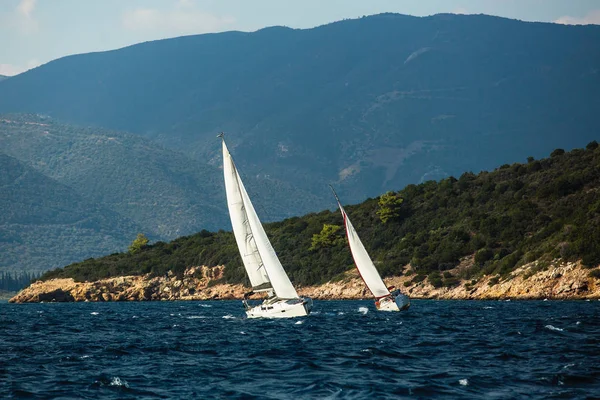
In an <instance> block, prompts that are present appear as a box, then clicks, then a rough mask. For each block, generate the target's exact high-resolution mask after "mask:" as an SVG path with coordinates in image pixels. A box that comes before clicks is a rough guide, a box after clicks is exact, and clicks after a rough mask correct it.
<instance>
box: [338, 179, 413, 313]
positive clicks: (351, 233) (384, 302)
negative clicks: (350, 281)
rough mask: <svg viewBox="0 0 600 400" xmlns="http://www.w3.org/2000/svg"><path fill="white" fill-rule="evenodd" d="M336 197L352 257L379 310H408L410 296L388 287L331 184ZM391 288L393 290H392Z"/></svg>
mask: <svg viewBox="0 0 600 400" xmlns="http://www.w3.org/2000/svg"><path fill="white" fill-rule="evenodd" d="M329 187H330V188H331V191H332V192H333V195H334V196H335V199H336V200H337V203H338V206H339V207H340V211H341V212H342V217H343V218H344V226H345V227H346V237H347V238H348V246H349V247H350V252H351V253H352V258H353V259H354V264H355V265H356V268H357V269H358V273H359V274H360V277H361V278H362V279H363V281H365V284H366V285H367V287H368V288H369V290H370V291H371V293H373V296H374V297H375V307H376V308H377V309H378V310H379V311H404V310H408V308H409V307H410V299H409V298H408V296H406V295H404V294H402V293H400V290H399V289H396V290H394V287H393V286H391V287H389V288H388V287H386V286H385V283H384V282H383V279H381V276H380V275H379V272H377V268H375V265H374V264H373V261H372V260H371V257H369V253H367V249H365V246H364V245H363V244H362V242H361V241H360V238H359V237H358V233H356V230H355V229H354V226H352V223H351V222H350V218H348V214H346V211H345V210H344V207H342V203H341V202H340V199H339V198H338V196H337V194H336V193H335V190H333V186H331V185H329ZM390 290H392V291H391V292H390Z"/></svg>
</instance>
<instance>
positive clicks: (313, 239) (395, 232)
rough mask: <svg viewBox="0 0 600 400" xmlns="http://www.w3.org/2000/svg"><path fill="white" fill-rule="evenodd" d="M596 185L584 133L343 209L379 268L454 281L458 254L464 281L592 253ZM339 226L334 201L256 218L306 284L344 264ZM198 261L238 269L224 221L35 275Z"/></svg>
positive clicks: (598, 161) (240, 276)
mask: <svg viewBox="0 0 600 400" xmlns="http://www.w3.org/2000/svg"><path fill="white" fill-rule="evenodd" d="M599 188H600V147H599V146H598V143H597V142H596V141H593V142H590V143H589V144H588V145H587V147H586V149H575V150H573V151H571V152H568V153H566V152H565V151H564V150H562V149H556V150H555V151H553V152H552V153H551V156H550V157H549V158H546V159H542V160H537V161H536V160H533V159H530V160H529V161H528V162H527V163H515V164H512V165H502V166H501V167H500V168H497V169H496V170H494V171H491V172H481V173H480V174H478V175H475V174H473V173H470V172H466V173H464V174H462V175H461V176H460V177H459V178H458V179H456V178H454V177H449V178H446V179H443V180H441V181H439V182H435V181H428V182H425V183H422V184H420V185H409V186H407V187H405V188H404V189H402V190H400V191H398V192H389V193H386V194H384V195H382V196H381V197H380V198H379V199H369V200H366V201H365V202H363V203H361V204H358V205H355V206H348V207H346V211H347V213H348V215H349V217H350V218H351V219H352V223H353V225H354V226H355V228H356V230H357V231H358V233H359V235H360V237H361V239H362V241H363V242H364V244H365V247H366V248H367V249H368V251H369V253H370V255H371V257H372V258H373V260H374V262H375V265H377V267H378V269H379V271H380V273H381V274H382V275H383V276H399V275H402V274H403V273H404V272H407V271H408V270H407V269H406V266H407V265H408V264H409V263H410V265H411V268H410V271H412V272H413V273H414V276H413V277H412V278H411V282H412V283H416V282H421V281H423V280H425V279H428V281H429V282H430V283H432V285H434V286H435V287H439V286H442V285H444V286H453V285H456V284H457V282H458V279H457V278H459V277H458V276H457V275H456V270H455V275H452V273H450V272H449V270H454V269H455V267H457V266H458V265H459V264H463V268H461V269H460V271H459V273H460V278H461V279H469V280H470V281H469V282H471V283H470V285H473V284H474V283H475V282H477V281H478V280H479V279H481V278H482V277H483V276H488V278H489V277H490V276H494V277H497V278H496V279H495V282H498V281H499V280H501V279H502V280H505V279H510V275H511V272H512V271H514V270H515V268H517V267H519V266H521V265H523V264H526V263H532V262H536V266H535V268H533V269H532V270H531V273H532V274H533V273H535V272H539V271H542V270H547V269H548V268H549V266H550V265H551V264H552V263H555V264H556V261H557V260H559V259H560V260H562V261H580V260H581V261H582V263H583V264H584V265H586V266H587V267H592V268H593V267H596V266H597V265H599V264H600V213H599V211H600V189H599ZM381 198H386V199H387V200H390V199H392V200H395V201H384V202H382V201H380V200H381ZM383 215H386V216H387V217H389V218H382V217H383ZM342 226H343V221H342V217H341V215H340V213H339V211H337V210H336V211H334V212H331V211H323V212H320V213H312V214H308V215H305V216H303V217H294V218H290V219H287V220H284V221H281V222H274V223H270V224H266V226H265V230H266V232H267V234H268V235H269V237H270V238H271V241H272V243H273V247H274V248H275V250H276V251H277V254H278V256H279V258H280V259H281V262H282V264H283V265H284V266H285V269H286V271H287V272H288V274H289V275H290V278H291V280H292V282H294V284H296V285H312V284H317V283H324V282H327V281H329V280H331V279H336V277H337V278H339V277H340V276H341V274H343V273H344V272H346V271H347V270H349V269H352V268H354V267H353V262H352V258H351V254H350V251H349V250H348V248H347V243H346V240H345V238H344V237H343V236H344V233H343V232H344V229H343V227H342ZM472 256H474V257H472ZM466 258H468V259H469V260H468V261H467V262H465V259H466ZM200 265H205V266H209V267H214V266H217V265H225V271H224V275H223V282H225V281H226V282H228V283H239V282H244V281H245V279H246V274H245V272H244V270H243V267H242V265H241V259H240V257H239V253H238V249H237V246H236V244H235V238H234V236H233V233H231V232H224V231H219V232H216V233H211V232H208V231H202V232H200V233H197V234H195V235H192V236H188V237H181V238H178V239H177V240H174V241H172V242H170V243H164V242H160V243H156V244H154V245H151V246H147V247H145V248H144V249H142V250H141V251H140V252H139V253H136V254H129V253H123V254H113V255H110V256H106V257H102V258H98V259H91V260H86V261H83V262H79V263H75V264H72V265H69V266H66V267H65V268H62V269H58V270H55V271H51V272H48V273H46V274H45V275H44V276H43V277H42V279H51V278H74V279H75V280H78V281H84V280H96V279H102V278H106V277H111V276H121V275H141V274H145V273H153V275H154V276H165V274H167V273H168V271H172V272H174V273H175V274H177V275H180V276H181V275H183V273H184V271H185V270H186V268H188V267H192V266H200ZM595 273H596V274H597V273H598V270H596V272H595ZM526 278H527V276H526V277H525V279H526Z"/></svg>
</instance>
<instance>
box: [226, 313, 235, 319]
mask: <svg viewBox="0 0 600 400" xmlns="http://www.w3.org/2000/svg"><path fill="white" fill-rule="evenodd" d="M223 319H235V317H234V316H233V315H231V314H227V315H223Z"/></svg>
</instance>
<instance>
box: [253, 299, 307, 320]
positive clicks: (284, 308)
mask: <svg viewBox="0 0 600 400" xmlns="http://www.w3.org/2000/svg"><path fill="white" fill-rule="evenodd" d="M311 309H312V299H311V298H309V297H305V298H299V299H293V300H275V301H270V300H268V299H267V300H265V301H264V302H263V303H262V304H259V305H258V306H255V307H251V308H246V315H247V316H248V318H294V317H304V316H307V315H308V314H310V310H311Z"/></svg>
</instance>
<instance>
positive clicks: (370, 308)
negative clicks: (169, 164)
mask: <svg viewBox="0 0 600 400" xmlns="http://www.w3.org/2000/svg"><path fill="white" fill-rule="evenodd" d="M0 398H2V399H11V398H26V399H97V398H102V399H155V398H156V399H163V398H164V399H171V398H173V399H213V398H214V399H398V398H400V399H402V398H407V399H411V398H414V399H430V398H448V399H454V398H456V399H593V398H600V301H515V300H513V301H508V300H506V301H435V300H413V302H412V306H411V308H410V310H408V311H406V312H399V313H398V312H396V313H385V312H377V311H376V310H375V307H374V304H373V302H372V301H370V300H364V301H318V300H317V301H315V302H314V308H313V312H312V313H311V314H310V315H309V316H308V317H303V318H293V319H279V320H266V319H247V318H246V317H245V315H244V310H243V307H242V304H241V302H240V301H189V302H122V303H50V304H8V303H6V302H3V303H0Z"/></svg>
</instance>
